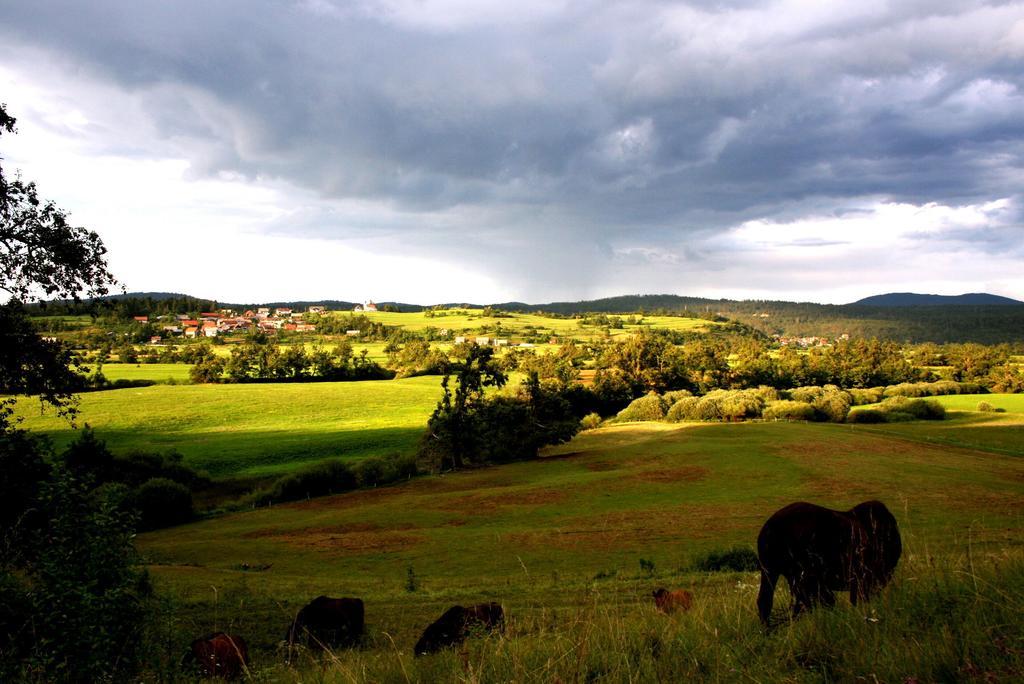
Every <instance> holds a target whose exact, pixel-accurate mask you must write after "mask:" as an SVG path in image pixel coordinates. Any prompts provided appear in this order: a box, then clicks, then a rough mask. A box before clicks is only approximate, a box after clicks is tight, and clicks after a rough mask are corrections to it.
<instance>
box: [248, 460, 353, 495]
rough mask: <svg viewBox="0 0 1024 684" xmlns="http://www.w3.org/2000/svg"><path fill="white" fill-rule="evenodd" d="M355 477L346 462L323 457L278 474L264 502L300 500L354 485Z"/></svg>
mask: <svg viewBox="0 0 1024 684" xmlns="http://www.w3.org/2000/svg"><path fill="white" fill-rule="evenodd" d="M357 484H358V479H357V478H356V474H355V473H354V472H352V469H351V468H350V467H349V466H348V464H347V463H344V462H342V461H324V462H322V463H317V464H314V465H311V466H306V467H305V468H303V469H301V470H298V471H296V472H294V473H291V474H289V475H285V476H284V477H280V478H278V479H277V481H276V482H274V484H273V485H272V486H271V488H270V490H269V491H268V492H266V500H265V502H266V503H269V502H275V503H277V502H283V501H301V500H302V499H309V498H312V497H314V496H327V495H328V494H340V493H341V492H347V491H350V490H353V489H355V488H356V485H357Z"/></svg>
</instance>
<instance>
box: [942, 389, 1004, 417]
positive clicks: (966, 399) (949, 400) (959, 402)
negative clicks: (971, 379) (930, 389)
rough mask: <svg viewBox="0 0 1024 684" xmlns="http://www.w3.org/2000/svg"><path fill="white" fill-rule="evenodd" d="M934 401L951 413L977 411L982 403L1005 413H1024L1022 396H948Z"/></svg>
mask: <svg viewBox="0 0 1024 684" xmlns="http://www.w3.org/2000/svg"><path fill="white" fill-rule="evenodd" d="M935 399H936V400H938V402H939V403H940V404H942V405H943V406H945V407H946V409H947V410H951V411H977V410H978V404H979V403H981V402H983V401H984V402H988V403H989V404H991V405H992V406H993V407H994V408H1001V409H1003V410H1004V411H1006V412H1007V413H1024V394H950V395H946V396H942V397H935Z"/></svg>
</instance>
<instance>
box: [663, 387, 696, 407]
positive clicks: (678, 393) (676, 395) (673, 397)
mask: <svg viewBox="0 0 1024 684" xmlns="http://www.w3.org/2000/svg"><path fill="white" fill-rule="evenodd" d="M692 396H693V392H691V391H690V390H672V391H671V392H665V393H664V394H663V395H661V398H662V399H664V400H665V405H666V406H672V405H673V404H675V403H676V402H677V401H679V400H680V399H683V398H685V397H692Z"/></svg>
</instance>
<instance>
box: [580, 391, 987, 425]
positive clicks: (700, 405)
mask: <svg viewBox="0 0 1024 684" xmlns="http://www.w3.org/2000/svg"><path fill="white" fill-rule="evenodd" d="M977 390H978V386H977V385H975V384H974V383H961V382H952V381H947V380H943V381H940V382H934V383H904V384H902V385H891V386H889V387H874V388H869V389H851V390H844V389H840V388H839V387H836V386H835V385H824V386H819V385H810V386H806V387H796V388H794V389H791V390H783V391H779V390H776V389H774V388H772V387H766V386H762V387H758V388H757V389H746V390H713V391H711V392H708V393H707V394H705V395H704V396H700V397H696V396H693V395H691V394H690V393H689V392H687V391H685V390H684V391H675V392H667V393H665V394H663V395H659V394H657V393H655V392H651V393H649V394H647V395H645V396H642V397H640V398H639V399H634V400H633V401H632V402H631V403H630V404H629V405H628V406H627V407H626V408H624V409H623V410H622V411H620V412H619V413H618V414H617V415H616V417H615V419H614V420H615V421H617V422H630V421H650V420H664V421H668V422H670V423H678V422H680V421H684V420H695V421H737V420H749V419H754V418H762V419H765V420H809V421H821V422H833V423H842V422H845V421H847V420H851V421H854V422H860V423H869V422H891V421H898V420H942V419H943V418H945V409H944V408H943V407H942V406H941V405H940V404H939V403H938V402H935V401H926V400H923V399H919V398H917V397H911V396H910V394H920V395H921V396H937V395H940V394H954V393H958V392H963V393H966V392H975V391H977ZM867 404H872V405H874V404H878V406H877V407H875V406H873V407H872V408H867V409H858V410H857V411H856V412H855V413H856V416H855V417H854V416H853V413H851V408H853V407H855V406H864V405H867ZM588 418H589V417H588ZM599 424H600V421H599V420H596V421H595V420H594V419H593V418H590V419H589V422H587V423H586V426H585V427H588V428H589V427H597V425H599Z"/></svg>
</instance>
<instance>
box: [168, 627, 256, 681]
mask: <svg viewBox="0 0 1024 684" xmlns="http://www.w3.org/2000/svg"><path fill="white" fill-rule="evenodd" d="M182 662H183V664H185V665H192V666H195V667H197V668H198V669H199V673H200V674H201V675H202V676H203V677H223V678H224V679H235V678H237V677H241V676H242V673H243V672H245V671H246V669H247V668H248V667H249V647H248V646H246V644H245V639H243V638H242V637H240V636H237V635H234V634H225V633H224V632H215V633H214V634H210V635H208V636H204V637H202V638H200V639H196V640H195V641H193V642H192V645H191V646H190V647H189V652H188V653H187V654H186V655H185V658H184V660H183V661H182Z"/></svg>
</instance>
